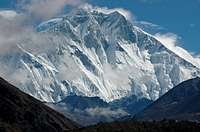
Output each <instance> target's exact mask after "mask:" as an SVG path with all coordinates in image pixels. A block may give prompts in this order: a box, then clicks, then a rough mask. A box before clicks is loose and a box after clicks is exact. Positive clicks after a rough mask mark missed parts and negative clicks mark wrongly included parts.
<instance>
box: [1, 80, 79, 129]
mask: <svg viewBox="0 0 200 132" xmlns="http://www.w3.org/2000/svg"><path fill="white" fill-rule="evenodd" d="M0 108H1V109H0V131H1V132H4V131H5V132H10V131H13V132H36V131H37V132H41V131H48V132H63V131H67V130H70V129H74V128H77V127H78V125H77V124H76V123H74V122H72V121H70V120H68V119H66V118H65V117H64V116H63V115H61V114H60V113H58V112H56V111H54V110H52V109H51V108H49V107H47V106H46V105H44V104H43V103H42V102H40V101H38V100H36V99H34V98H33V97H31V96H29V95H27V94H25V93H23V92H21V91H20V90H18V88H16V87H14V86H12V85H11V84H9V83H8V82H6V81H5V80H4V79H2V78H0Z"/></svg>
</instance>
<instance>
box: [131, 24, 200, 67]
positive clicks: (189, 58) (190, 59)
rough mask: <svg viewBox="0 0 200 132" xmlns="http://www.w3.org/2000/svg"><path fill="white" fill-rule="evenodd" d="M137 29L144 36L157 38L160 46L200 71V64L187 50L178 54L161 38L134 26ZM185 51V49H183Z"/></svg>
mask: <svg viewBox="0 0 200 132" xmlns="http://www.w3.org/2000/svg"><path fill="white" fill-rule="evenodd" d="M134 27H135V28H136V29H138V30H139V31H140V32H143V33H144V34H146V35H148V36H151V37H152V38H155V39H156V40H157V41H159V42H160V44H162V45H163V46H165V48H167V49H168V50H170V51H171V52H173V53H174V54H176V55H177V56H179V57H181V58H182V59H184V60H186V61H187V62H189V63H191V64H192V65H194V66H195V67H197V68H198V69H200V62H198V61H197V60H195V58H194V57H193V56H192V55H191V54H190V53H189V52H187V51H186V50H185V53H184V52H181V53H182V54H181V53H179V52H176V50H175V49H173V48H174V47H170V46H169V45H168V44H166V43H165V42H161V40H159V38H157V37H156V36H154V35H152V34H149V33H147V32H145V31H144V30H142V29H140V28H138V27H136V26H134ZM183 50H184V49H183Z"/></svg>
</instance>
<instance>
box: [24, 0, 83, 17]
mask: <svg viewBox="0 0 200 132" xmlns="http://www.w3.org/2000/svg"><path fill="white" fill-rule="evenodd" d="M82 1H83V0H32V1H31V2H30V3H29V4H24V3H23V4H24V9H25V10H26V11H27V13H28V14H30V15H31V16H32V17H33V18H34V19H40V20H47V19H49V18H51V17H54V16H55V15H57V14H59V13H60V12H62V11H63V9H64V7H65V6H66V5H70V6H78V5H80V4H81V3H82Z"/></svg>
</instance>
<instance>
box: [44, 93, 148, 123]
mask: <svg viewBox="0 0 200 132" xmlns="http://www.w3.org/2000/svg"><path fill="white" fill-rule="evenodd" d="M151 103H152V101H151V100H147V99H145V98H141V99H140V98H137V97H136V96H130V97H124V98H122V99H118V100H115V101H112V102H109V103H107V102H105V101H103V100H102V99H100V98H99V97H86V96H77V95H71V96H67V97H66V98H65V99H63V100H62V101H60V102H58V103H47V105H48V106H50V107H51V108H53V109H55V110H56V111H59V112H61V113H62V114H64V115H65V116H66V117H68V118H69V119H71V120H74V121H76V122H78V123H80V124H81V125H83V126H89V125H94V124H98V123H101V122H112V121H116V120H125V119H126V118H128V119H129V118H132V117H133V116H134V115H135V114H136V113H138V112H140V111H141V110H143V109H144V108H145V107H147V106H148V105H149V104H151Z"/></svg>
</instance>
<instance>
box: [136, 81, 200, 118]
mask: <svg viewBox="0 0 200 132" xmlns="http://www.w3.org/2000/svg"><path fill="white" fill-rule="evenodd" d="M199 113H200V78H195V79H191V80H188V81H185V82H183V83H181V84H179V85H178V86H176V87H174V88H173V89H172V90H170V91H169V92H168V93H166V94H165V95H163V96H162V97H160V98H159V99H158V100H157V101H155V102H154V103H152V104H151V105H150V106H149V107H147V108H146V109H144V111H141V112H140V113H139V114H138V115H136V118H137V119H139V120H162V119H175V120H191V121H200V114H199Z"/></svg>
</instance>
